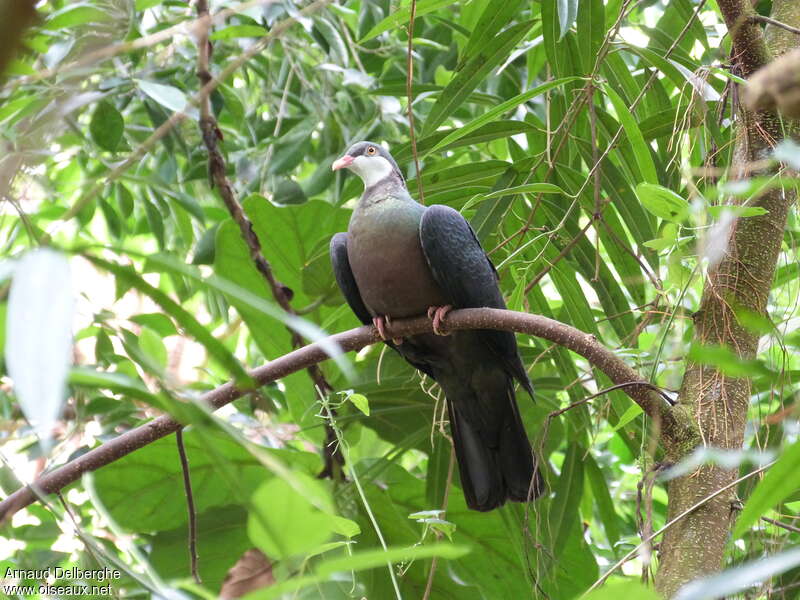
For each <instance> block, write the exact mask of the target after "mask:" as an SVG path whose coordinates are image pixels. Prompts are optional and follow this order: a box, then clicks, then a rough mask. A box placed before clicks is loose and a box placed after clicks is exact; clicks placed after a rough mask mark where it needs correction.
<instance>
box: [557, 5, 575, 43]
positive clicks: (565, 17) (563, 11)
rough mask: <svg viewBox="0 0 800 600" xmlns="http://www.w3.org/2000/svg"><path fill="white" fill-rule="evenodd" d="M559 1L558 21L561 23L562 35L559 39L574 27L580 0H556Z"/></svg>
mask: <svg viewBox="0 0 800 600" xmlns="http://www.w3.org/2000/svg"><path fill="white" fill-rule="evenodd" d="M556 1H557V3H558V22H559V24H560V25H561V35H560V36H559V38H558V39H559V40H560V39H562V38H563V37H564V36H565V35H567V32H568V31H569V30H570V27H572V24H573V23H574V22H575V19H576V18H577V17H578V0H556Z"/></svg>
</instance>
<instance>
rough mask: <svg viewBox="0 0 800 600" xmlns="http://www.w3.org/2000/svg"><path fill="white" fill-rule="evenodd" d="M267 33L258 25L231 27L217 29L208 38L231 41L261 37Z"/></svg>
mask: <svg viewBox="0 0 800 600" xmlns="http://www.w3.org/2000/svg"><path fill="white" fill-rule="evenodd" d="M267 33H269V32H268V31H267V30H266V29H264V28H263V27H261V26H259V25H231V26H230V27H225V28H223V29H219V30H217V31H215V32H214V33H212V34H211V35H210V36H208V38H209V39H211V40H232V39H235V38H248V37H263V36H265V35H267Z"/></svg>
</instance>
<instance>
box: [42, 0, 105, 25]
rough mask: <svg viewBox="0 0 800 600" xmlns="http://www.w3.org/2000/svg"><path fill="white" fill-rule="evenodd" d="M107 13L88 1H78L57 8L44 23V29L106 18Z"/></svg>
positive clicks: (84, 23)
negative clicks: (59, 8)
mask: <svg viewBox="0 0 800 600" xmlns="http://www.w3.org/2000/svg"><path fill="white" fill-rule="evenodd" d="M108 17H109V16H108V13H106V12H105V11H102V10H100V9H99V8H97V7H96V6H93V5H91V4H89V3H88V2H78V3H74V4H71V5H69V6H66V7H64V8H62V9H61V10H57V11H55V12H54V13H52V14H51V15H50V17H49V18H48V19H47V21H46V22H45V24H44V28H45V29H50V30H56V29H66V28H68V27H75V26H76V25H86V24H87V23H97V22H102V21H106V20H108Z"/></svg>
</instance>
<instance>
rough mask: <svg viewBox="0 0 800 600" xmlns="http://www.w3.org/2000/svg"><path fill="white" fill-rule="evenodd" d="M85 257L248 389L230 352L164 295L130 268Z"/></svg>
mask: <svg viewBox="0 0 800 600" xmlns="http://www.w3.org/2000/svg"><path fill="white" fill-rule="evenodd" d="M84 256H85V257H86V258H87V259H88V260H89V261H90V262H92V263H94V264H95V265H97V266H98V267H100V268H101V269H104V270H106V271H108V272H110V273H113V274H114V276H115V277H116V278H117V279H118V280H120V281H122V282H123V283H125V284H126V285H128V286H129V287H133V288H135V289H137V290H139V291H140V292H142V293H143V294H145V295H146V296H148V297H150V298H151V299H152V300H153V301H154V302H155V303H156V304H158V305H159V306H160V307H161V308H162V309H163V310H165V311H166V312H167V313H168V314H169V315H170V316H171V317H172V318H173V319H175V321H177V322H178V323H179V324H180V326H181V327H182V328H183V329H184V330H185V331H186V333H188V334H190V335H191V336H192V337H194V338H195V339H196V340H197V341H198V342H200V343H201V344H203V346H204V347H205V348H206V350H208V353H209V354H210V355H211V356H213V357H214V358H215V359H216V360H217V361H218V362H219V363H220V364H221V365H222V366H223V367H225V368H226V369H227V370H228V372H229V373H230V374H231V377H232V378H233V379H234V380H235V381H236V382H237V383H238V384H239V385H241V386H243V387H248V386H249V385H251V383H252V380H251V378H250V376H249V375H248V374H247V372H246V371H245V370H244V368H243V367H242V365H241V363H240V362H239V361H238V360H237V359H236V357H235V356H234V355H233V354H232V353H231V352H230V350H228V349H227V348H226V347H225V345H224V344H223V343H222V342H220V341H219V340H218V339H217V338H215V337H214V336H213V335H212V334H211V333H210V332H209V331H208V329H206V328H205V327H204V326H203V325H201V324H200V322H199V321H198V320H197V319H195V318H194V316H193V315H192V314H191V313H190V312H189V311H187V310H186V309H185V308H183V307H182V306H180V305H179V304H178V303H177V302H175V301H174V300H172V299H171V298H170V297H169V296H168V295H167V294H165V293H164V292H162V291H161V290H159V289H158V288H156V287H153V286H152V285H150V284H149V283H147V282H146V281H145V280H144V279H142V277H141V276H140V275H139V274H138V273H136V271H134V270H133V269H132V268H130V267H125V266H122V265H118V264H115V263H112V262H109V261H107V260H104V259H102V258H98V257H96V256H92V255H89V254H85V255H84Z"/></svg>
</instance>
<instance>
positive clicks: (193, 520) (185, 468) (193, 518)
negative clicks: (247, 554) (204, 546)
mask: <svg viewBox="0 0 800 600" xmlns="http://www.w3.org/2000/svg"><path fill="white" fill-rule="evenodd" d="M200 1H202V0H200ZM175 443H176V444H177V445H178V457H179V458H180V461H181V472H182V473H183V491H184V493H185V494H186V510H187V511H188V513H189V559H190V562H191V565H192V577H193V578H194V580H195V581H196V582H197V583H202V580H201V579H200V572H199V571H198V570H197V510H196V509H195V506H194V494H193V493H192V478H191V476H190V473H189V459H188V458H187V457H186V447H185V446H184V444H183V429H178V430H177V431H176V432H175Z"/></svg>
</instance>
